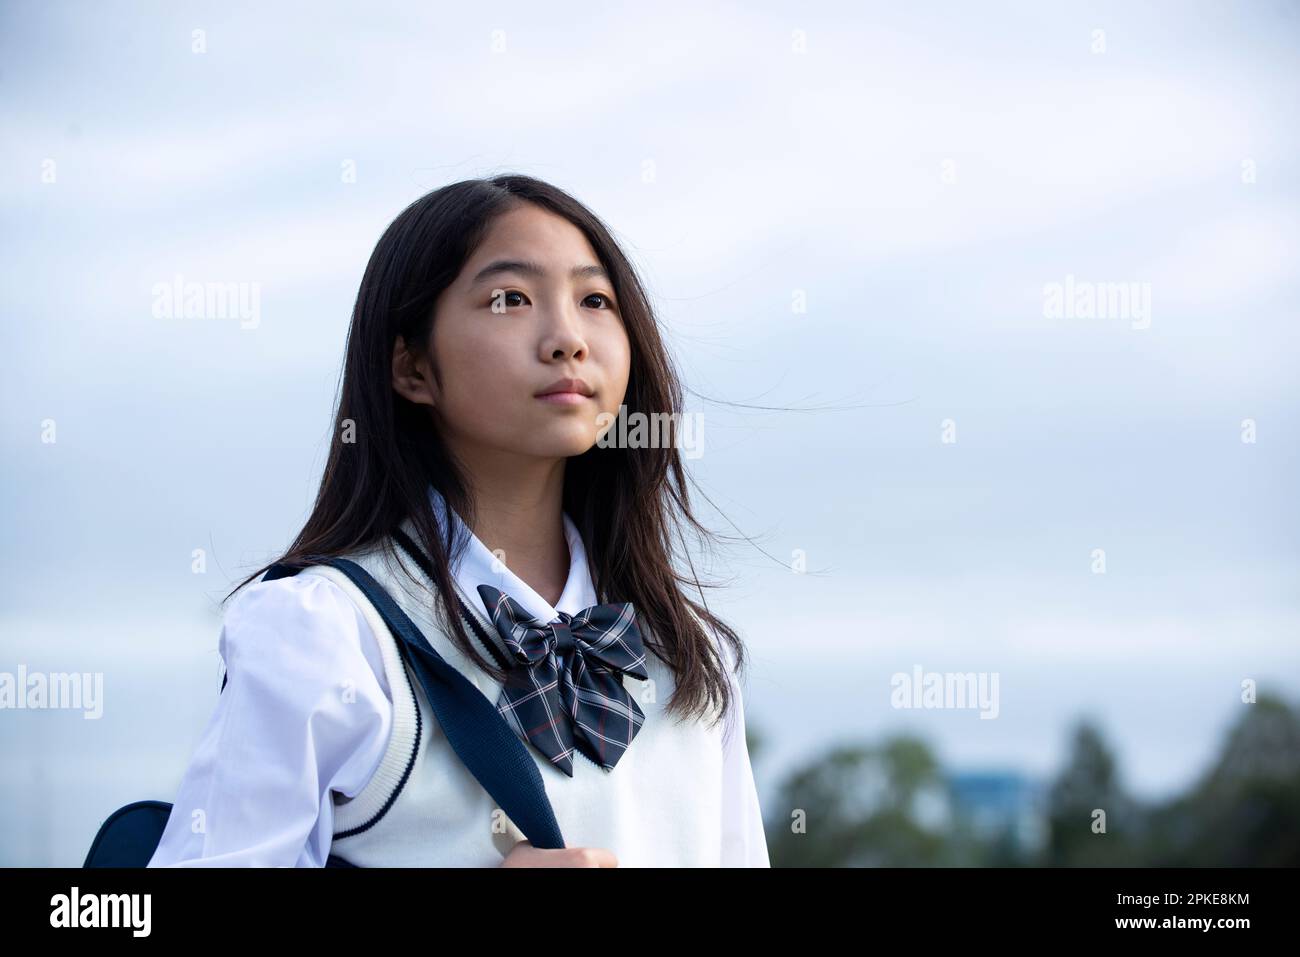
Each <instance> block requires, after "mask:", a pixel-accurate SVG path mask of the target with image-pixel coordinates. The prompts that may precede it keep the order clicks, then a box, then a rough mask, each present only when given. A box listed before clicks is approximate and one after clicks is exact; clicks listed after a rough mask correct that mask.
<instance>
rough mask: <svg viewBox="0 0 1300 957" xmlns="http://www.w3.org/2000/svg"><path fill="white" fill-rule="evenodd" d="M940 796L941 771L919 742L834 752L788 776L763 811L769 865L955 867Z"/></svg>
mask: <svg viewBox="0 0 1300 957" xmlns="http://www.w3.org/2000/svg"><path fill="white" fill-rule="evenodd" d="M943 794H944V785H943V778H942V775H941V774H940V770H939V764H938V762H937V761H936V760H935V758H934V755H933V754H932V752H931V751H930V749H929V747H928V746H927V745H926V744H925V743H924V742H923V741H921V740H920V739H918V738H914V737H907V736H904V737H897V738H892V739H888V740H886V741H885V742H884V743H883V744H881V745H879V746H875V747H872V746H868V745H848V746H841V747H837V748H834V749H832V750H831V751H829V752H828V753H827V754H826V755H825V756H824V757H822V758H820V759H819V760H817V761H815V762H813V763H811V764H809V765H806V766H805V767H803V768H800V769H799V770H797V771H795V772H794V773H793V774H791V775H790V776H789V777H788V778H787V779H786V781H785V782H784V783H783V784H782V786H781V788H780V791H779V794H778V797H777V799H776V800H774V801H770V802H768V803H767V804H766V810H767V812H768V825H767V834H768V851H769V854H770V856H771V858H772V864H773V866H780V867H911V866H924V865H930V866H934V865H941V864H945V863H950V859H949V857H948V852H947V848H948V842H947V841H946V839H945V834H944V828H945V825H946V823H947V822H946V820H945V819H944V818H943V814H944V800H943ZM801 827H802V828H803V830H800V829H799V828H801Z"/></svg>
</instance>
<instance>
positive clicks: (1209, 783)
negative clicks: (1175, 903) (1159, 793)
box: [1149, 695, 1300, 867]
mask: <svg viewBox="0 0 1300 957" xmlns="http://www.w3.org/2000/svg"><path fill="white" fill-rule="evenodd" d="M1243 707H1244V708H1245V709H1246V711H1245V713H1244V714H1243V715H1242V716H1241V718H1240V719H1239V720H1238V721H1237V723H1236V724H1235V725H1233V727H1232V728H1231V729H1230V730H1229V732H1228V734H1227V736H1226V739H1225V741H1224V745H1223V748H1222V750H1221V752H1220V754H1219V757H1218V759H1217V760H1216V761H1215V763H1214V764H1213V765H1212V766H1211V767H1210V769H1209V770H1208V771H1207V772H1206V773H1205V775H1204V776H1203V777H1202V778H1201V780H1200V781H1199V782H1198V783H1197V784H1196V786H1195V787H1193V788H1192V790H1191V791H1190V792H1189V793H1188V794H1186V795H1183V796H1181V797H1179V798H1177V799H1175V800H1173V801H1170V802H1169V803H1167V804H1165V805H1163V806H1160V807H1158V808H1156V809H1155V810H1154V811H1153V813H1152V815H1151V817H1152V829H1151V831H1152V833H1151V839H1150V847H1149V859H1150V863H1151V865H1152V866H1156V867H1296V866H1300V715H1298V714H1297V712H1296V710H1295V709H1293V708H1291V707H1289V706H1288V705H1287V703H1286V702H1285V701H1283V700H1281V699H1280V698H1277V697H1273V696H1270V695H1261V696H1260V697H1259V700H1258V701H1257V702H1256V703H1254V704H1246V705H1243Z"/></svg>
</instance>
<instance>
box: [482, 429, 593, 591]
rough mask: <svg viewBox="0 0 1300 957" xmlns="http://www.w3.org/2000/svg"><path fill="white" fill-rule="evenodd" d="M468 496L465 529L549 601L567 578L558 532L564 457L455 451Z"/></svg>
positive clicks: (564, 550) (562, 540) (564, 545)
mask: <svg viewBox="0 0 1300 957" xmlns="http://www.w3.org/2000/svg"><path fill="white" fill-rule="evenodd" d="M458 458H459V460H460V463H461V466H462V467H463V468H464V469H465V473H466V477H467V479H468V482H469V487H470V492H471V494H472V495H473V499H474V521H473V523H472V525H471V527H470V530H471V531H472V532H473V533H474V534H475V536H477V538H478V540H479V541H481V542H482V543H483V544H484V545H486V546H487V548H488V550H489V551H491V552H493V553H495V554H496V556H497V558H498V559H499V560H500V561H501V562H502V564H504V565H505V566H506V567H507V568H509V569H510V571H511V572H513V573H514V574H515V575H516V576H518V577H519V578H520V580H522V581H523V582H525V583H526V584H527V585H528V587H529V588H531V589H532V590H533V591H535V592H537V594H538V595H540V596H541V597H542V598H544V599H545V600H546V601H547V602H549V603H550V604H551V605H554V604H555V603H556V602H558V601H559V600H560V595H561V594H562V593H563V592H564V586H565V584H566V582H567V581H568V579H569V561H570V557H569V544H568V541H567V540H566V539H565V537H564V516H563V507H564V506H563V493H564V462H565V460H564V459H562V458H561V459H538V458H532V457H523V456H518V455H512V454H504V453H498V452H495V451H491V450H489V451H479V452H477V453H475V454H470V455H466V454H465V453H464V452H463V451H460V452H458Z"/></svg>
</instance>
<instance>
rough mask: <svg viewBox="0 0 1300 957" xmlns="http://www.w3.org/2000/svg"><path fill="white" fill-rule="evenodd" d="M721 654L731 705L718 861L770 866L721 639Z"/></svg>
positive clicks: (731, 665) (740, 707)
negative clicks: (729, 690) (729, 687)
mask: <svg viewBox="0 0 1300 957" xmlns="http://www.w3.org/2000/svg"><path fill="white" fill-rule="evenodd" d="M722 647H723V656H724V658H725V659H726V661H727V665H728V667H727V676H728V678H729V680H730V681H731V691H732V706H731V707H730V708H728V709H727V714H726V717H725V718H724V721H725V725H724V730H723V742H722V860H721V864H722V866H723V867H771V866H772V864H771V861H770V860H769V859H768V855H767V835H766V834H765V833H764V831H763V812H762V810H761V809H760V808H759V804H758V789H757V787H756V786H755V784H754V771H753V768H752V767H751V766H750V763H749V747H748V745H747V744H746V743H745V705H744V702H743V701H742V700H741V694H740V683H739V682H738V681H737V679H736V675H735V658H734V657H733V656H732V652H731V649H730V647H729V646H728V645H727V644H726V643H725V642H724V643H723V645H722Z"/></svg>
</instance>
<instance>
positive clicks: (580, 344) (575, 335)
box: [538, 304, 587, 362]
mask: <svg viewBox="0 0 1300 957" xmlns="http://www.w3.org/2000/svg"><path fill="white" fill-rule="evenodd" d="M552 317H553V318H552V319H551V320H550V321H549V322H548V323H547V325H546V330H545V331H544V332H543V333H542V337H541V341H540V342H539V344H538V348H539V352H540V354H541V359H542V361H544V362H552V361H554V360H556V359H585V358H586V357H587V341H586V339H584V338H583V336H582V329H581V327H580V326H579V324H578V319H577V315H576V310H575V309H574V307H573V306H571V305H567V304H561V305H559V306H557V307H556V308H555V309H554V310H552Z"/></svg>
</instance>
